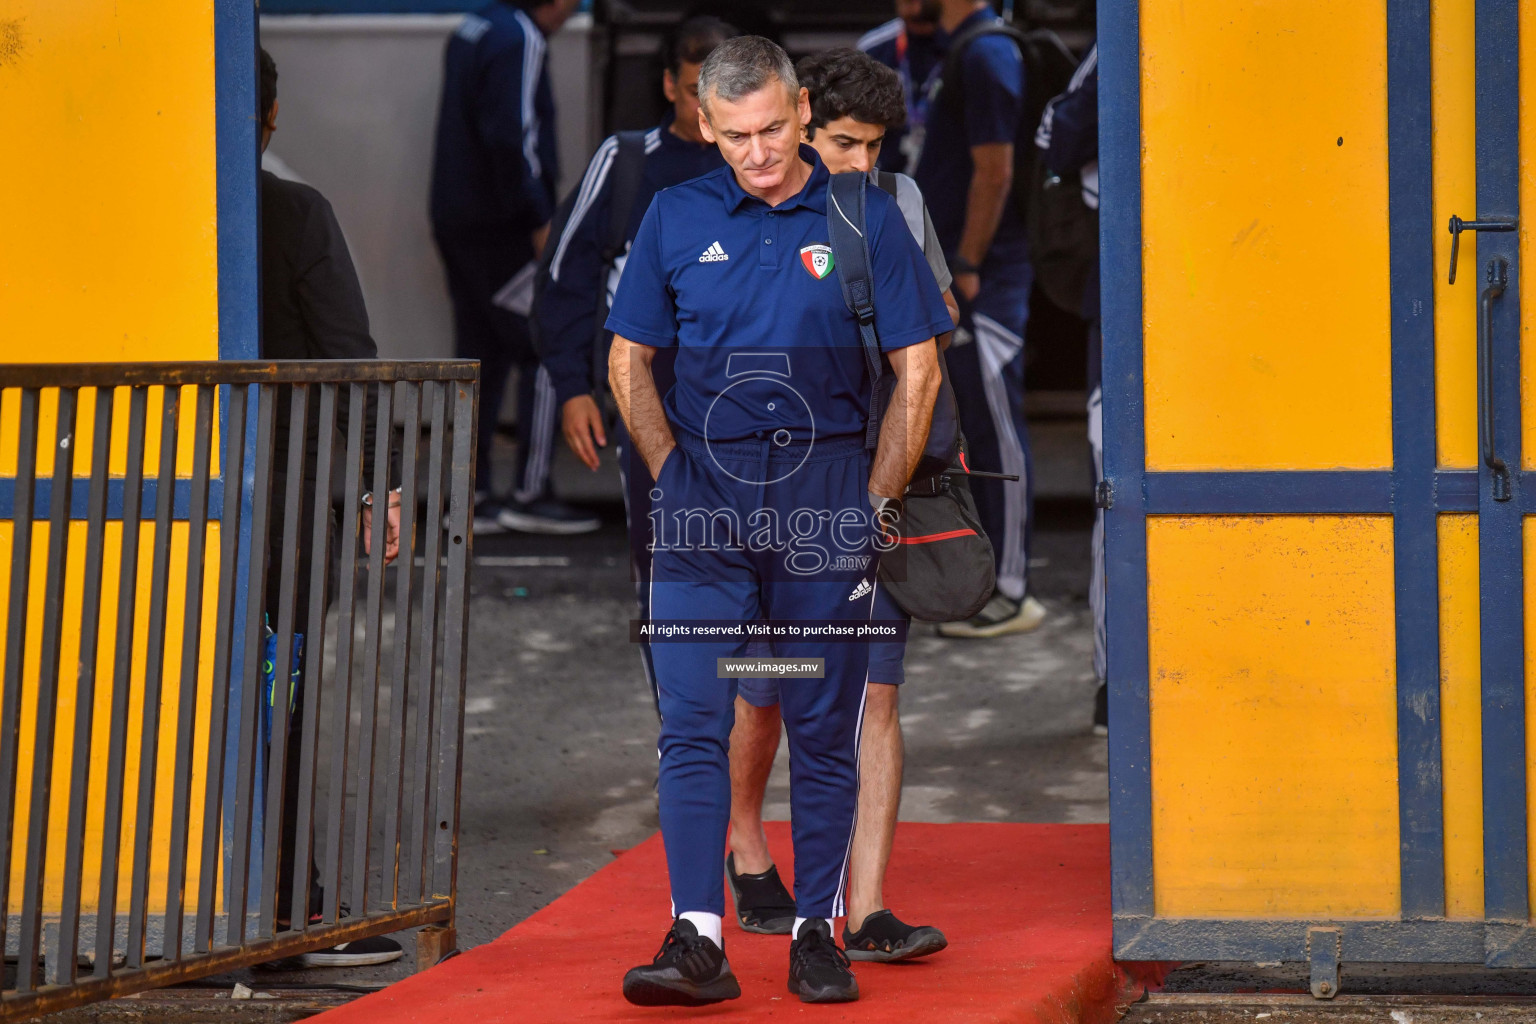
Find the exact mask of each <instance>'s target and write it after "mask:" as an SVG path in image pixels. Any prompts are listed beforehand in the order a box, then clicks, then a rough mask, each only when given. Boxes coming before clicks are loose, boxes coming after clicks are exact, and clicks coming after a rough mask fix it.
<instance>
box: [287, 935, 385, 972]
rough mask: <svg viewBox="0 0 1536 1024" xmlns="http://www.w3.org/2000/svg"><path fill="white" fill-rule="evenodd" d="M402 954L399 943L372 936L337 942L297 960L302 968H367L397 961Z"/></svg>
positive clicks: (302, 954)
mask: <svg viewBox="0 0 1536 1024" xmlns="http://www.w3.org/2000/svg"><path fill="white" fill-rule="evenodd" d="M404 952H405V951H404V950H402V949H401V948H400V943H398V942H396V941H395V940H394V939H391V938H389V937H388V936H385V935H374V936H372V937H370V938H366V939H354V940H353V941H351V942H339V943H337V944H336V945H334V946H330V947H328V948H326V949H316V950H311V951H310V952H308V953H300V954H299V957H298V960H299V963H300V965H301V966H304V967H368V966H370V965H372V964H387V963H389V962H390V961H392V960H398V959H400V957H401V955H402V954H403V953H404Z"/></svg>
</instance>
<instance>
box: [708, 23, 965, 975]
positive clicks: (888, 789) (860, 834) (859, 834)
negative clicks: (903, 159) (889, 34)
mask: <svg viewBox="0 0 1536 1024" xmlns="http://www.w3.org/2000/svg"><path fill="white" fill-rule="evenodd" d="M795 70H796V73H797V74H798V75H799V77H800V84H801V85H802V86H804V87H805V88H806V90H807V91H808V92H809V93H810V101H811V120H810V123H809V124H808V125H806V128H805V137H806V141H807V142H809V143H810V145H811V146H812V147H814V148H815V150H816V152H817V153H818V154H819V155H820V156H821V160H822V163H824V164H826V167H827V170H828V171H829V172H831V173H833V174H841V173H844V172H847V171H858V172H862V173H866V174H871V177H872V178H873V180H874V181H875V183H876V184H878V185H880V186H881V187H882V188H883V189H884V190H885V191H886V192H887V193H889V194H890V195H891V196H893V197H894V198H895V199H896V205H897V207H898V208H899V209H900V210H901V213H902V216H903V219H904V220H905V221H906V223H907V227H908V229H909V230H910V231H911V232H912V235H913V237H914V238H915V239H916V240H917V242H918V244H919V245H921V246H922V248H923V255H924V257H925V258H926V259H927V261H928V266H929V269H930V270H932V272H933V276H934V278H935V281H936V283H937V284H938V286H939V288H940V290H942V291H943V293H944V301H945V304H946V305H947V306H948V307H949V310H950V316H951V319H953V320H955V321H956V322H958V320H959V310H958V309H957V308H956V306H955V304H954V299H953V297H952V296H951V294H950V291H949V286H950V275H949V268H948V267H947V266H946V265H945V263H944V253H943V250H942V249H941V247H940V246H939V244H938V238H937V237H936V236H935V235H934V233H933V227H932V224H931V223H930V222H929V218H928V211H927V208H926V207H925V206H924V204H923V197H922V193H920V192H919V191H918V189H917V185H916V183H915V182H913V181H912V179H911V178H908V177H907V176H906V175H904V174H901V175H898V174H891V173H889V172H882V171H875V170H874V168H875V166H876V162H877V161H878V159H879V157H880V154H881V152H882V150H883V149H884V146H885V144H886V143H885V140H886V139H887V138H888V136H889V134H890V133H891V132H892V131H895V130H897V129H899V128H900V127H901V125H902V123H903V120H904V117H905V104H904V101H903V96H902V85H901V81H900V79H899V78H898V77H897V76H896V73H895V72H893V71H892V70H891V69H890V68H888V67H885V66H884V65H883V64H881V63H880V62H878V61H876V60H875V59H874V58H873V57H871V56H870V55H868V54H865V53H860V52H859V51H857V50H850V49H835V50H827V51H825V52H823V53H819V54H815V55H813V56H810V57H805V58H803V59H802V60H801V61H800V63H799V64H798V65H796V68H795ZM871 172H873V173H871ZM875 601H876V612H875V617H876V618H878V619H887V620H890V619H899V618H904V617H905V613H903V612H902V611H901V609H900V608H899V607H897V606H896V605H895V604H894V603H892V602H891V600H890V598H889V596H888V594H887V592H886V590H884V589H879V590H877V592H876V597H875ZM905 648H906V644H905V642H904V641H894V642H883V643H875V644H871V645H870V654H869V676H868V681H867V683H866V684H865V697H864V718H863V725H862V728H861V730H860V736H859V809H858V817H857V824H856V827H855V830H854V837H853V845H852V848H851V851H850V855H849V884H848V920H847V923H846V926H845V928H844V929H843V946H844V948H845V949H846V951H847V954H848V956H849V958H850V959H854V960H872V961H885V962H889V961H896V960H910V959H913V958H915V957H920V956H926V955H928V954H930V953H936V952H938V951H939V950H941V949H943V948H944V947H945V945H946V940H945V938H944V935H943V933H942V932H940V931H939V930H938V929H937V928H934V927H931V926H913V925H909V924H906V923H904V922H903V921H901V920H900V919H899V918H897V917H896V915H895V914H893V913H892V912H891V911H890V910H889V909H887V908H886V906H885V900H884V895H883V893H882V886H883V883H884V879H885V869H886V865H887V864H888V863H889V861H890V855H891V844H892V839H893V838H894V834H895V829H896V818H897V814H898V812H899V810H900V806H901V767H902V739H901V721H900V717H899V711H898V698H897V694H898V692H899V689H898V688H899V687H900V686H901V684H902V683H903V681H904V679H905V676H904V673H903V672H902V657H903V654H904V653H905ZM779 689H780V683H779V681H778V680H776V679H742V680H740V681H739V682H738V684H737V697H736V725H735V727H734V728H733V729H732V731H731V744H730V746H731V836H730V850H731V852H730V854H729V855H728V856H727V858H726V880H727V882H728V883H729V884H730V887H731V892H732V895H733V897H734V898H735V903H736V916H737V919H738V920H739V921H740V922H741V925H742V928H743V929H745V930H747V931H753V932H758V933H761V934H786V935H787V934H788V933H789V929H790V926H791V925H792V924H793V923H794V917H795V904H794V898H793V897H792V896H791V895H790V894H789V891H788V890H787V889H786V888H785V886H784V884H783V882H782V881H781V880H780V879H779V874H778V869H777V868H776V867H775V866H774V863H773V859H772V857H771V855H770V854H769V852H768V845H767V838H766V836H765V835H764V832H763V790H764V788H765V787H766V785H767V783H768V775H769V773H770V771H771V770H772V768H773V759H774V756H775V755H776V753H777V752H778V747H779V733H780V718H779Z"/></svg>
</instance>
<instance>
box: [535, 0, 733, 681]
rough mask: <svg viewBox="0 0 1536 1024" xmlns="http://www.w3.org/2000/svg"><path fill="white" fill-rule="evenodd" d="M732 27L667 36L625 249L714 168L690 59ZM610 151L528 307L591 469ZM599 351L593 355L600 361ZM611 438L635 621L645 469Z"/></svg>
mask: <svg viewBox="0 0 1536 1024" xmlns="http://www.w3.org/2000/svg"><path fill="white" fill-rule="evenodd" d="M734 35H736V30H735V29H734V28H732V27H731V26H730V25H727V24H726V23H725V22H723V21H720V20H719V19H718V18H711V17H700V18H691V19H689V20H688V21H686V22H684V23H683V24H682V25H681V26H679V28H678V30H677V32H676V33H675V35H674V37H673V38H672V39H671V40H669V41H668V45H667V48H666V59H665V62H666V69H665V71H664V73H663V80H662V86H663V88H664V89H665V90H666V93H667V97H668V99H669V100H670V101H671V103H672V110H671V111H669V112H668V113H667V115H666V117H664V118H663V119H662V122H661V124H659V125H657V126H656V127H655V128H652V129H651V130H650V131H649V132H647V133H646V135H645V157H644V165H643V170H642V176H641V178H640V183H639V187H638V188H637V189H636V190H635V192H634V205H633V208H632V210H631V212H630V213H629V224H628V227H627V229H626V231H625V245H624V248H625V251H626V252H627V250H628V248H629V245H630V243H632V242H633V241H634V238H635V233H636V232H637V231H638V230H639V229H640V220H641V218H643V217H644V216H645V211H646V209H647V208H648V207H649V206H650V205H651V199H652V197H653V196H655V194H656V193H657V192H659V191H661V190H662V189H665V188H670V187H671V186H673V185H679V184H681V183H683V182H685V181H687V180H689V179H690V178H697V177H698V176H699V175H701V174H707V173H709V172H710V171H713V170H716V169H717V168H719V167H720V166H721V160H720V151H719V150H718V149H717V148H716V147H715V145H714V144H713V143H710V142H705V141H704V137H703V135H701V134H700V133H699V66H700V65H701V64H703V62H704V58H706V57H708V56H709V53H710V51H711V50H713V49H714V48H715V47H716V46H718V45H719V44H720V43H721V42H723V41H724V40H726V39H729V38H730V37H731V36H734ZM620 159H622V157H621V155H620V153H619V139H618V137H617V136H611V137H610V138H608V139H607V140H605V141H604V142H603V144H602V145H601V146H599V147H598V148H597V152H596V153H594V154H593V156H592V160H591V162H590V163H589V164H587V172H586V174H585V175H583V176H582V179H581V184H580V185H579V186H577V192H576V198H575V202H574V205H573V206H572V207H571V213H570V218H569V219H568V220H567V221H566V223H565V225H564V228H563V230H561V232H560V234H559V237H558V238H555V239H553V240H551V242H550V244H551V245H553V246H554V247H555V249H554V252H553V254H552V255H551V258H550V261H549V276H548V279H547V280H546V281H545V282H544V290H543V298H542V299H541V300H540V303H539V309H538V317H539V325H538V326H539V348H540V355H541V358H542V360H543V367H544V370H545V371H546V372H547V373H548V375H549V379H550V382H551V383H552V384H553V386H554V391H555V400H556V402H557V403H559V407H560V416H561V426H562V430H563V433H564V435H565V440H566V443H567V444H568V445H570V448H571V451H572V452H574V453H575V454H576V457H577V458H579V459H580V460H581V461H582V462H583V463H584V464H586V466H587V467H588V468H590V469H593V470H596V469H597V468H598V457H597V449H598V448H600V447H602V446H604V445H606V444H607V443H608V436H607V430H606V426H605V417H604V416H603V413H602V411H601V409H600V403H601V395H602V391H603V389H604V387H605V384H606V379H604V380H594V379H593V376H594V371H593V348H594V346H595V345H596V344H597V343H598V338H597V329H598V323H597V315H598V302H597V296H598V295H599V294H606V295H607V296H608V301H609V302H611V301H612V297H613V293H614V291H615V290H616V289H617V288H618V283H619V279H620V277H621V275H622V274H623V272H624V262H625V259H626V258H627V257H626V256H625V255H620V256H619V257H618V258H617V259H615V260H614V261H613V262H612V264H611V266H610V264H609V261H608V260H607V259H606V258H605V255H604V252H603V249H604V245H605V242H606V238H605V235H606V233H607V231H608V230H609V225H610V224H611V223H612V219H611V218H612V216H613V211H612V203H613V201H614V197H613V193H614V186H615V184H616V179H617V178H618V176H619V175H620V174H623V173H625V169H624V168H621V167H618V166H617V165H618V161H619V160H620ZM603 356H606V353H604V354H603ZM603 356H600V359H601V363H603V364H606V362H607V359H606V358H604V357H603ZM660 376H661V375H660V372H659V371H658V377H660ZM670 383H671V382H670V379H669V378H668V379H665V380H658V386H659V387H666V386H670ZM613 444H614V447H615V449H616V450H617V453H618V456H619V472H620V474H621V476H622V477H623V481H624V511H625V518H626V520H627V522H628V525H629V534H630V556H631V560H632V562H633V570H634V572H633V575H634V580H635V594H636V597H637V598H638V599H639V602H640V617H641V618H642V619H644V618H646V617H647V616H648V614H649V607H650V604H649V597H648V594H649V590H650V586H649V584H650V576H651V553H650V539H651V534H650V520H649V519H648V518H647V517H646V512H647V510H648V509H649V508H650V499H649V498H648V497H647V495H648V494H649V493H650V490H651V474H650V471H649V470H648V469H646V467H645V463H644V462H643V461H642V460H639V459H635V458H633V457H632V455H633V451H634V447H633V445H631V444H630V443H629V434H628V432H626V431H625V429H624V423H623V421H622V420H620V421H618V422H616V423H615V424H614V427H613ZM640 653H641V663H642V664H643V665H644V667H645V674H646V680H647V682H648V683H649V685H650V688H651V693H652V696H653V697H654V696H655V693H656V680H655V673H654V671H653V668H652V664H651V650H650V644H649V643H645V642H643V641H642V642H641V644H640Z"/></svg>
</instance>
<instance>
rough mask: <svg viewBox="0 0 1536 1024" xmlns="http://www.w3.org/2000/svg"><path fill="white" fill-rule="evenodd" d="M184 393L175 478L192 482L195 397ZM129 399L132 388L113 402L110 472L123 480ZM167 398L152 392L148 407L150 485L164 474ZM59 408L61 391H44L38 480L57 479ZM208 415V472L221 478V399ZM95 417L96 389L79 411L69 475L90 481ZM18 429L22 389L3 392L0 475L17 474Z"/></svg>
mask: <svg viewBox="0 0 1536 1024" xmlns="http://www.w3.org/2000/svg"><path fill="white" fill-rule="evenodd" d="M180 391H181V404H180V406H179V407H178V408H177V412H176V422H177V424H178V432H177V436H176V475H177V476H181V477H189V476H191V475H192V462H193V459H192V455H193V445H194V444H195V443H196V438H197V391H196V389H195V388H190V387H183V388H181V389H180ZM129 394H130V389H128V388H116V389H115V392H114V398H113V401H112V445H111V452H110V454H109V457H108V463H107V468H108V471H109V472H110V473H111V475H112V476H114V477H121V476H122V475H123V474H124V473H125V472H126V471H127V466H128V421H129V408H128V407H129ZM164 395H165V389H164V388H159V387H155V388H150V389H149V390H148V392H147V395H146V400H145V403H144V463H143V468H144V478H145V479H146V480H149V479H153V478H154V477H156V476H158V475H159V473H160V440H161V438H160V424H161V423H162V422H163V417H164V404H163V403H164V401H165V398H164ZM58 407H59V392H58V389H57V388H46V389H44V390H43V391H42V392H41V393H40V394H39V395H38V400H37V408H38V423H37V477H38V479H40V480H41V479H44V478H46V477H51V476H52V475H53V457H54V452H55V451H57V450H58V440H57V437H58V434H57V431H58ZM209 412H210V414H211V419H210V424H211V426H212V433H211V436H210V448H209V451H210V456H211V460H210V462H209V471H210V473H211V474H212V475H213V476H217V475H218V472H219V458H218V453H219V433H218V431H219V399H218V397H217V396H215V398H214V400H213V402H212V404H211V405H210V406H209ZM95 415H96V392H95V389H94V388H82V389H81V390H80V392H79V401H78V404H77V406H76V410H75V435H74V437H73V438H72V439H71V443H70V446H69V450H70V451H71V452H72V453H73V454H74V461H73V462H72V463H71V472H73V473H74V475H75V476H77V477H88V476H90V475H91V456H92V446H93V444H94V439H95V435H96V428H95V422H96V420H95ZM20 429H21V389H20V388H5V389H0V475H5V476H14V475H15V473H16V463H17V455H18V449H19V448H20V443H19V441H20V433H19V432H20Z"/></svg>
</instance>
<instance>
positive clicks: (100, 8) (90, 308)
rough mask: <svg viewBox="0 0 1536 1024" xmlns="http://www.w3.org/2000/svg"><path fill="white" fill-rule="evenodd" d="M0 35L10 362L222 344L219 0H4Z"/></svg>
mask: <svg viewBox="0 0 1536 1024" xmlns="http://www.w3.org/2000/svg"><path fill="white" fill-rule="evenodd" d="M0 38H4V39H5V40H6V45H4V46H0V110H4V111H5V126H4V134H5V148H6V151H7V153H8V154H9V155H10V158H8V159H5V160H0V224H3V225H5V229H4V230H5V244H4V245H0V324H3V325H4V327H3V329H0V362H4V361H13V362H14V361H71V362H88V361H96V360H101V361H116V360H123V359H150V358H153V359H214V358H217V357H218V271H217V258H216V247H217V222H216V182H215V171H214V52H213V4H211V3H209V2H208V0H141V2H135V3H121V2H114V0H69V2H60V0H0ZM23 155H24V158H23Z"/></svg>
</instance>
